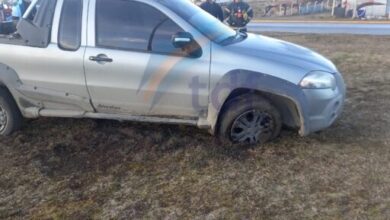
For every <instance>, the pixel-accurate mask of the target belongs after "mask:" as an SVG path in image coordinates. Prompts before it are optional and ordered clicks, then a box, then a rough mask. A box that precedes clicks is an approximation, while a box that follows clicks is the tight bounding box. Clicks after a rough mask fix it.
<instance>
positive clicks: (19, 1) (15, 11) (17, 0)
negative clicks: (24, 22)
mask: <svg viewBox="0 0 390 220" xmlns="http://www.w3.org/2000/svg"><path fill="white" fill-rule="evenodd" d="M22 7H23V0H14V1H13V2H12V18H13V19H14V21H19V19H20V18H21V17H22Z"/></svg>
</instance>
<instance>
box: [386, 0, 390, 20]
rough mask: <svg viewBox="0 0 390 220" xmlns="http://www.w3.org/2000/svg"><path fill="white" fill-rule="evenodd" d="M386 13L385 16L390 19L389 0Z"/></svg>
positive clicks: (388, 0) (389, 0)
mask: <svg viewBox="0 0 390 220" xmlns="http://www.w3.org/2000/svg"><path fill="white" fill-rule="evenodd" d="M386 15H387V18H388V19H390V0H387V4H386Z"/></svg>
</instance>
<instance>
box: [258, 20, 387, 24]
mask: <svg viewBox="0 0 390 220" xmlns="http://www.w3.org/2000/svg"><path fill="white" fill-rule="evenodd" d="M251 23H303V24H305V23H306V24H316V23H319V24H323V23H328V24H390V21H345V20H323V21H321V20H316V21H304V20H302V21H299V20H260V19H256V20H252V22H251Z"/></svg>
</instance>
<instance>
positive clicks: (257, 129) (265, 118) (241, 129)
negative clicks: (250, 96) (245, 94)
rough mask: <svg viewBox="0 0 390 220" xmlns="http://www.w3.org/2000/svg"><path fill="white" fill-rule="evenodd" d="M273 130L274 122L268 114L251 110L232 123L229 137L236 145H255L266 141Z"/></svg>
mask: <svg viewBox="0 0 390 220" xmlns="http://www.w3.org/2000/svg"><path fill="white" fill-rule="evenodd" d="M273 130H274V121H273V119H272V116H271V115H270V114H269V113H267V112H262V111H258V110H251V111H247V112H245V113H243V114H242V115H240V116H239V117H238V118H237V119H236V120H235V121H234V122H233V125H232V128H231V132H230V137H231V139H232V141H233V142H236V143H249V144H256V143H261V142H264V141H267V140H268V139H269V138H270V137H271V136H272V132H273Z"/></svg>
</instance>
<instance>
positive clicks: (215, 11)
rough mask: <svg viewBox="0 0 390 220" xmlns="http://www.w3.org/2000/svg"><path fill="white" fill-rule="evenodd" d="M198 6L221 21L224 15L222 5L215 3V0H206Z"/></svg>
mask: <svg viewBox="0 0 390 220" xmlns="http://www.w3.org/2000/svg"><path fill="white" fill-rule="evenodd" d="M200 7H201V8H202V9H203V10H205V11H206V12H208V13H209V14H211V15H212V16H214V17H216V18H218V19H219V20H220V21H222V22H223V20H224V16H223V10H222V7H221V6H220V5H219V4H218V3H216V2H215V0H206V1H205V2H203V3H202V4H201V5H200Z"/></svg>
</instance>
